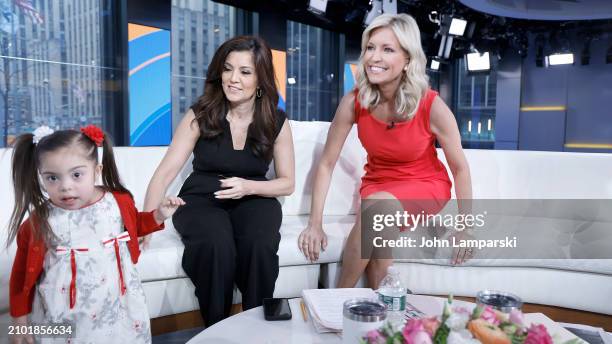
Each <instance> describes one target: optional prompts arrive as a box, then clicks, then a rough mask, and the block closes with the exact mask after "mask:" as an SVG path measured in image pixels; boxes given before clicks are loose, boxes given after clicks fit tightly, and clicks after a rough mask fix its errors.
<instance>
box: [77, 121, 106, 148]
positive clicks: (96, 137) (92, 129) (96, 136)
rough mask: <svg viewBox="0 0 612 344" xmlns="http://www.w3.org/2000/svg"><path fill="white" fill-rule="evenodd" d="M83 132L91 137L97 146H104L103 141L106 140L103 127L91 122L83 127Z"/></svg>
mask: <svg viewBox="0 0 612 344" xmlns="http://www.w3.org/2000/svg"><path fill="white" fill-rule="evenodd" d="M81 132H82V133H83V134H84V135H85V136H87V137H89V139H90V140H92V141H93V142H94V143H95V144H96V146H98V147H102V142H104V132H103V131H102V129H100V128H98V127H96V126H95V125H93V124H90V125H88V126H86V127H84V128H81Z"/></svg>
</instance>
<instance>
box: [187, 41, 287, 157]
mask: <svg viewBox="0 0 612 344" xmlns="http://www.w3.org/2000/svg"><path fill="white" fill-rule="evenodd" d="M234 51H250V52H252V53H253V64H254V65H255V75H256V76H257V81H258V87H259V89H260V90H258V91H257V93H260V94H261V96H260V97H259V96H255V109H254V113H253V122H252V123H251V125H250V126H249V129H248V130H249V132H248V141H247V142H246V144H247V145H250V146H251V147H252V149H253V152H254V153H255V155H256V156H259V157H263V158H265V159H267V160H269V159H271V157H272V153H273V150H272V148H273V146H274V140H275V133H276V131H277V128H276V126H277V121H276V111H277V109H276V106H277V104H278V90H277V89H276V82H275V81H276V79H275V77H274V67H273V65H272V52H271V51H270V48H269V47H268V45H267V44H266V42H265V41H264V40H263V39H261V38H259V37H253V36H238V37H234V38H232V39H230V40H228V41H226V42H225V43H223V44H222V45H221V46H220V47H219V49H217V51H216V52H215V55H214V56H213V58H212V61H211V62H210V65H209V66H208V73H207V75H206V84H205V85H204V94H203V95H202V96H200V98H198V100H197V101H196V102H195V104H193V105H192V107H191V108H192V109H193V112H194V114H195V120H196V121H197V122H198V125H199V126H200V132H201V136H202V137H204V138H213V137H217V136H218V135H220V134H221V133H222V132H223V127H222V125H223V122H222V121H224V120H225V115H226V114H227V112H228V111H229V102H228V100H227V99H226V98H225V94H224V93H223V87H222V85H221V74H222V73H223V69H224V66H225V61H226V59H227V56H228V55H229V54H230V53H231V52H234Z"/></svg>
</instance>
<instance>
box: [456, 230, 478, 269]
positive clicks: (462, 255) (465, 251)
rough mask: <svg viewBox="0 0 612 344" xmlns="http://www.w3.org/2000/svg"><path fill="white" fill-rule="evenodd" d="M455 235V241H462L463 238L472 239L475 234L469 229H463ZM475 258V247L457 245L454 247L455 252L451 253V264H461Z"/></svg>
mask: <svg viewBox="0 0 612 344" xmlns="http://www.w3.org/2000/svg"><path fill="white" fill-rule="evenodd" d="M452 236H453V237H455V239H454V240H455V242H457V243H461V242H462V241H463V240H472V239H474V236H473V235H472V234H470V233H469V232H468V230H463V231H461V232H457V233H454V234H453V235H452ZM472 258H474V249H473V248H471V247H455V248H453V253H452V255H451V264H452V265H461V264H463V263H465V262H467V261H468V260H470V259H472Z"/></svg>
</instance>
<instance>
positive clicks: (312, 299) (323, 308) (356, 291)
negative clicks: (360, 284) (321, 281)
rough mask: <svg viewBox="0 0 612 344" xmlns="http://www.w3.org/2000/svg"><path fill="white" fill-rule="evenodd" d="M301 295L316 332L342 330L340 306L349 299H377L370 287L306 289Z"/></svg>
mask: <svg viewBox="0 0 612 344" xmlns="http://www.w3.org/2000/svg"><path fill="white" fill-rule="evenodd" d="M302 297H303V299H304V303H305V304H306V307H308V312H309V313H310V318H311V319H312V323H313V325H314V327H315V329H316V330H317V332H318V333H323V332H341V331H342V318H343V315H342V309H343V308H342V307H343V305H344V302H345V301H346V300H349V299H354V298H357V297H363V298H367V299H377V295H376V293H375V292H374V290H372V289H370V288H340V289H306V290H303V291H302Z"/></svg>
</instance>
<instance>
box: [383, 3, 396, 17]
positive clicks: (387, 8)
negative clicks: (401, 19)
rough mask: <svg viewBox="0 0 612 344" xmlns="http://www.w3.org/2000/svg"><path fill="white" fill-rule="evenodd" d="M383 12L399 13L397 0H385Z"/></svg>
mask: <svg viewBox="0 0 612 344" xmlns="http://www.w3.org/2000/svg"><path fill="white" fill-rule="evenodd" d="M382 3H383V8H382V10H383V13H389V14H397V0H383V2H382Z"/></svg>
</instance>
